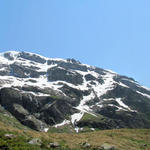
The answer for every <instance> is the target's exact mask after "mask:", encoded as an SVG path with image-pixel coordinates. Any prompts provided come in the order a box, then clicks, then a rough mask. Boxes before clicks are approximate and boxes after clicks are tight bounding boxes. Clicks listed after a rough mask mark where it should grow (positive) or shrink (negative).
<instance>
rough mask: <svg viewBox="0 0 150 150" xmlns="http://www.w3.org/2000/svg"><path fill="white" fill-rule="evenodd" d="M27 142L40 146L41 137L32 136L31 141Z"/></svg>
mask: <svg viewBox="0 0 150 150" xmlns="http://www.w3.org/2000/svg"><path fill="white" fill-rule="evenodd" d="M28 143H29V144H31V145H38V146H41V144H42V141H41V139H39V138H34V139H32V140H31V141H29V142H28Z"/></svg>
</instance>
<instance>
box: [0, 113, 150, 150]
mask: <svg viewBox="0 0 150 150" xmlns="http://www.w3.org/2000/svg"><path fill="white" fill-rule="evenodd" d="M5 117H6V116H3V115H2V114H0V146H1V145H4V144H5V145H8V146H9V148H10V149H13V150H21V149H22V150H26V149H36V150H38V149H45V150H46V149H47V145H48V143H50V142H54V141H55V142H56V141H57V142H59V143H60V145H61V146H62V147H61V149H64V150H67V149H69V148H70V149H76V150H79V149H81V146H80V144H81V143H83V142H88V143H90V144H91V145H92V146H93V147H97V146H100V145H102V144H103V143H109V144H111V145H115V146H116V147H117V148H118V149H119V150H120V149H121V150H150V130H147V129H117V130H103V131H94V132H85V133H79V134H76V133H51V132H49V133H42V132H36V131H33V130H31V129H28V128H26V127H24V126H22V125H21V124H20V123H19V122H18V121H17V120H15V119H14V118H12V117H9V116H7V118H5ZM86 117H87V116H86ZM4 133H13V134H15V135H17V138H14V139H12V140H7V139H6V138H5V137H4V136H3V135H4ZM33 137H38V138H41V139H42V141H43V145H42V147H39V146H31V145H29V144H28V141H29V140H30V139H32V138H33ZM144 145H145V146H144ZM67 147H69V148H67Z"/></svg>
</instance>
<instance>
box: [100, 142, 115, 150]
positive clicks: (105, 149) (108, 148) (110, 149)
mask: <svg viewBox="0 0 150 150" xmlns="http://www.w3.org/2000/svg"><path fill="white" fill-rule="evenodd" d="M100 148H101V150H116V148H115V146H113V145H110V144H108V143H104V144H102V145H101V147H100Z"/></svg>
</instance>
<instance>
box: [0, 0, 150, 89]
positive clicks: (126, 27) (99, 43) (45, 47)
mask: <svg viewBox="0 0 150 150" xmlns="http://www.w3.org/2000/svg"><path fill="white" fill-rule="evenodd" d="M7 50H17V51H29V52H33V53H38V54H41V55H44V56H47V57H60V58H75V59H77V60H79V61H81V62H82V63H86V64H90V65H94V66H97V67H101V68H104V69H111V70H114V71H115V72H117V73H119V74H122V75H127V76H130V77H133V78H135V79H136V80H137V81H139V82H140V83H141V84H143V85H145V86H148V87H150V69H149V66H150V0H1V1H0V52H3V51H7Z"/></svg>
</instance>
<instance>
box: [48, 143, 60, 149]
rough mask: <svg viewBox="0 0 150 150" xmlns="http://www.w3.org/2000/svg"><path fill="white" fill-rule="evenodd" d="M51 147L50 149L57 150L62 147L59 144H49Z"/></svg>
mask: <svg viewBox="0 0 150 150" xmlns="http://www.w3.org/2000/svg"><path fill="white" fill-rule="evenodd" d="M49 147H50V148H57V147H60V145H59V143H57V142H54V143H50V144H49Z"/></svg>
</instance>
